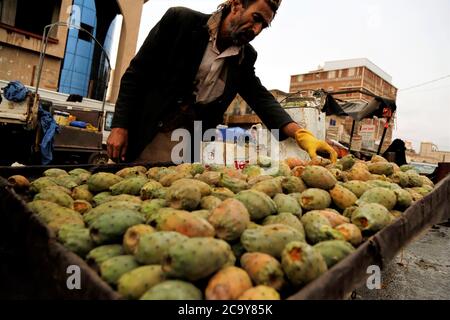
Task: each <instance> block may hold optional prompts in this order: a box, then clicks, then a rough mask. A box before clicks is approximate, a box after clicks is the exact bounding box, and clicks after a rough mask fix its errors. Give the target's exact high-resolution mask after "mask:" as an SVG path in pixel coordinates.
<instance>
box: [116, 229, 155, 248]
mask: <svg viewBox="0 0 450 320" xmlns="http://www.w3.org/2000/svg"><path fill="white" fill-rule="evenodd" d="M152 232H155V229H153V228H152V227H150V226H149V225H147V224H137V225H134V226H132V227H129V228H128V229H127V231H126V232H125V234H124V236H123V249H124V251H125V253H127V254H135V253H136V251H137V247H138V244H139V239H140V238H141V237H142V235H144V234H147V233H152Z"/></svg>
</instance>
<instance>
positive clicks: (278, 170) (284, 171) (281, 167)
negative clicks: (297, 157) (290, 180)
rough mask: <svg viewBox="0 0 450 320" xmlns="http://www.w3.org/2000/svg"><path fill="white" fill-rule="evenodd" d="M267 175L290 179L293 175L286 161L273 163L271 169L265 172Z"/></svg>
mask: <svg viewBox="0 0 450 320" xmlns="http://www.w3.org/2000/svg"><path fill="white" fill-rule="evenodd" d="M265 174H268V175H270V176H272V177H289V176H291V175H292V173H291V168H290V167H289V166H288V165H287V163H285V162H284V161H280V162H274V163H272V164H271V166H270V168H267V169H266V170H265Z"/></svg>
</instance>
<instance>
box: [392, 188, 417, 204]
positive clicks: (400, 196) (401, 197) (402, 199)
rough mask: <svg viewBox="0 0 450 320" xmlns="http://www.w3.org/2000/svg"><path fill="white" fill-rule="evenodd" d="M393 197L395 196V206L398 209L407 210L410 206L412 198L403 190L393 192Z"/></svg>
mask: <svg viewBox="0 0 450 320" xmlns="http://www.w3.org/2000/svg"><path fill="white" fill-rule="evenodd" d="M394 193H395V195H396V196H397V204H396V205H397V206H398V207H400V208H408V207H409V206H410V205H411V204H412V200H413V199H412V196H411V194H410V193H409V192H408V191H406V190H403V189H396V190H394Z"/></svg>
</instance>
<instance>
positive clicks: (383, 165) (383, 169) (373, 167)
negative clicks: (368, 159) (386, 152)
mask: <svg viewBox="0 0 450 320" xmlns="http://www.w3.org/2000/svg"><path fill="white" fill-rule="evenodd" d="M367 167H368V168H369V172H370V173H374V174H384V175H385V176H390V175H391V174H393V173H394V166H393V165H392V163H389V162H374V163H369V164H368V165H367Z"/></svg>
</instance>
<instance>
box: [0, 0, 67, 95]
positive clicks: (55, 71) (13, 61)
mask: <svg viewBox="0 0 450 320" xmlns="http://www.w3.org/2000/svg"><path fill="white" fill-rule="evenodd" d="M71 4H72V0H62V1H61V9H60V10H59V16H58V17H57V20H58V21H66V20H67V18H68V13H67V8H68V6H70V5H71ZM54 18H55V16H54ZM54 22H56V21H54ZM52 36H53V39H51V40H50V42H49V44H48V47H47V57H46V59H45V61H44V65H43V72H42V77H41V83H40V87H42V88H45V89H50V90H56V89H57V87H58V79H59V72H60V67H61V60H62V58H63V57H64V50H65V47H66V37H67V28H65V27H58V28H56V29H54V31H53V33H52ZM40 49H41V35H34V34H29V33H27V32H22V31H20V30H14V28H9V27H6V26H0V79H2V80H7V81H11V80H20V81H21V82H23V83H24V84H26V85H32V86H34V85H36V79H33V77H35V75H36V73H37V68H38V65H39V52H40Z"/></svg>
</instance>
